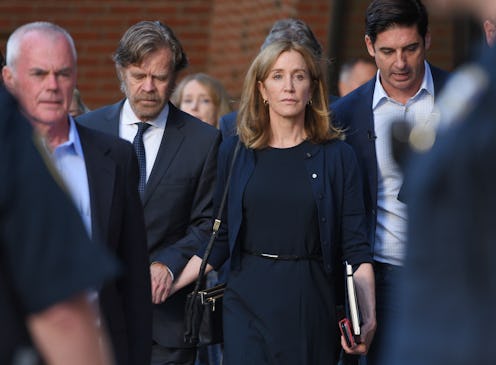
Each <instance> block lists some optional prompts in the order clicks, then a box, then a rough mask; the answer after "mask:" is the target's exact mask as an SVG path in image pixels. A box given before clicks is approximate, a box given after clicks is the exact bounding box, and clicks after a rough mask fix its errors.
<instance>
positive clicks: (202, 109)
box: [171, 73, 231, 128]
mask: <svg viewBox="0 0 496 365" xmlns="http://www.w3.org/2000/svg"><path fill="white" fill-rule="evenodd" d="M171 101H172V103H173V104H174V105H175V106H177V107H178V108H179V109H181V110H182V111H185V112H186V113H189V114H191V115H193V116H195V117H197V118H198V119H200V120H202V121H204V122H205V123H208V124H210V125H213V126H214V127H216V128H217V127H218V121H219V118H220V116H221V115H224V114H227V113H229V112H231V105H230V103H229V96H228V94H227V92H226V90H225V89H224V86H222V84H221V83H220V82H219V81H218V80H217V79H215V78H213V77H212V76H210V75H207V74H204V73H196V74H191V75H188V76H186V77H185V78H184V79H182V80H181V82H180V83H179V84H178V85H177V87H176V89H175V91H174V93H173V94H172V97H171Z"/></svg>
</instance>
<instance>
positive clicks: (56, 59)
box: [3, 31, 77, 124]
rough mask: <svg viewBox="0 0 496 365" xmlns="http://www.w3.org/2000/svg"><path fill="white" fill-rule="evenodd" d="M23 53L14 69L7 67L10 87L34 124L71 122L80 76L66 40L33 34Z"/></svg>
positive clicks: (23, 44)
mask: <svg viewBox="0 0 496 365" xmlns="http://www.w3.org/2000/svg"><path fill="white" fill-rule="evenodd" d="M19 51H20V52H19V57H18V59H17V60H16V63H15V65H14V69H12V68H10V67H5V68H4V73H3V74H4V78H5V83H6V85H7V87H8V88H9V89H10V90H11V92H12V93H13V94H14V95H15V96H16V97H17V99H18V100H19V103H20V105H21V107H22V109H23V110H24V112H25V113H26V114H27V116H28V117H29V118H30V119H31V120H32V121H33V122H36V123H42V124H54V123H65V122H67V114H68V110H69V106H70V104H71V100H72V92H73V89H74V87H75V85H76V77H77V75H76V61H75V59H74V56H73V53H72V51H71V47H70V45H69V43H68V42H67V40H66V38H65V37H64V36H63V35H58V34H57V35H53V34H50V35H46V34H43V33H40V32H35V31H32V32H29V33H27V34H26V35H25V36H24V37H23V38H22V40H21V45H20V49H19Z"/></svg>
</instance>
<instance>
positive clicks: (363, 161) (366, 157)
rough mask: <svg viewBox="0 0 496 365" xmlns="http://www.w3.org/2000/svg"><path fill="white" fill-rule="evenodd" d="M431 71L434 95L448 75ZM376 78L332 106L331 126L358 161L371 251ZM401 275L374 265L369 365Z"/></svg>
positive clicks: (375, 168) (375, 188)
mask: <svg viewBox="0 0 496 365" xmlns="http://www.w3.org/2000/svg"><path fill="white" fill-rule="evenodd" d="M430 69H431V73H432V78H433V82H434V92H435V93H436V94H437V93H438V92H439V91H440V90H441V88H442V86H443V85H444V83H445V81H446V79H447V77H448V73H447V72H445V71H442V70H440V69H438V68H436V67H433V66H430ZM376 79H377V76H375V77H373V78H372V79H371V80H370V81H368V82H367V83H365V84H364V85H362V86H360V87H359V88H357V89H356V90H354V91H352V92H351V93H350V94H348V95H346V96H344V97H342V98H341V99H339V100H338V101H337V102H335V103H333V104H332V105H331V111H332V113H333V119H334V124H335V125H336V126H338V127H340V128H343V129H344V130H345V133H346V142H347V143H349V144H350V145H351V146H352V147H353V149H354V150H355V153H356V155H357V158H358V163H359V167H360V170H361V173H362V179H363V182H364V184H363V187H364V194H363V195H364V198H365V210H366V215H367V221H368V222H367V224H368V238H369V241H370V243H371V248H372V250H374V244H375V233H376V224H377V191H378V162H377V155H376V137H375V136H376V134H375V126H374V112H373V109H372V103H373V97H374V90H375V84H376ZM400 274H401V266H396V265H388V264H386V265H382V264H380V263H377V262H376V263H375V278H376V280H375V283H376V314H377V331H376V334H375V340H374V342H373V344H372V346H371V348H370V351H369V354H368V356H367V360H368V363H369V364H370V365H377V364H379V363H378V362H377V357H378V352H377V350H378V348H379V347H380V344H381V342H382V341H383V336H384V328H386V327H387V326H388V323H389V322H394V321H395V318H394V317H393V316H394V315H395V313H396V308H397V300H396V297H395V293H396V290H397V282H398V277H399V276H400Z"/></svg>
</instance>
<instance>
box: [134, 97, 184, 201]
mask: <svg viewBox="0 0 496 365" xmlns="http://www.w3.org/2000/svg"><path fill="white" fill-rule="evenodd" d="M183 124H184V121H183V120H182V118H181V116H180V115H179V113H178V110H177V109H176V108H175V107H174V106H173V105H172V104H171V103H169V116H168V117H167V124H166V126H165V131H164V136H163V137H162V142H161V143H160V147H159V150H158V154H157V158H156V159H155V163H154V165H153V168H152V171H151V173H150V177H149V178H148V182H147V184H146V187H145V193H144V196H143V205H144V206H146V203H147V202H148V200H149V199H150V197H151V196H152V195H153V192H154V191H155V189H156V188H157V186H158V183H159V182H160V180H161V179H162V177H163V176H164V175H165V173H166V172H167V170H168V168H169V166H170V165H171V163H172V161H173V160H174V158H175V157H176V155H177V153H178V151H179V148H180V147H181V145H182V143H183V142H184V134H183V133H182V132H181V127H182V125H183Z"/></svg>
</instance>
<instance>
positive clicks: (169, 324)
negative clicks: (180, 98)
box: [78, 21, 220, 364]
mask: <svg viewBox="0 0 496 365" xmlns="http://www.w3.org/2000/svg"><path fill="white" fill-rule="evenodd" d="M114 61H115V67H116V70H117V75H118V77H119V79H120V81H121V89H122V91H123V92H124V94H125V99H123V100H121V101H119V102H117V103H116V104H114V105H109V106H105V107H103V108H101V109H99V110H95V111H92V112H90V113H87V114H84V115H82V116H81V117H79V119H78V120H79V121H80V122H81V123H83V124H85V125H87V126H90V127H92V128H96V129H99V130H101V131H105V132H108V133H111V134H113V135H116V136H120V137H122V138H124V139H126V140H128V141H132V142H133V144H134V147H135V150H136V153H137V156H138V160H139V164H140V184H139V189H140V192H141V194H142V202H143V206H144V211H145V221H146V229H147V236H148V252H149V256H150V258H149V262H150V273H151V279H152V299H153V303H154V304H155V306H154V314H153V345H152V364H193V363H194V361H195V355H196V347H195V346H193V345H191V344H188V343H185V342H184V331H185V326H184V307H185V302H186V294H187V293H188V292H190V291H191V290H192V288H191V287H187V288H185V289H184V290H183V291H182V292H180V293H178V295H175V296H174V297H173V298H171V299H170V300H167V302H166V303H164V302H165V299H166V298H167V295H168V293H169V292H170V289H171V284H172V281H173V278H174V276H176V275H178V274H179V273H180V272H181V271H182V269H183V268H184V266H185V265H186V263H187V262H188V260H189V259H190V258H191V256H193V255H194V254H195V253H196V252H197V251H198V249H199V248H200V247H201V245H202V243H203V241H204V240H205V238H206V237H208V234H209V233H210V230H211V227H212V220H211V218H212V216H213V207H212V195H213V190H214V182H215V176H216V167H217V150H218V145H219V143H220V133H219V132H218V131H217V130H216V129H215V128H214V127H212V126H210V125H208V124H206V123H203V122H202V121H201V120H199V119H197V118H195V117H193V116H191V115H189V114H186V113H184V112H182V111H180V110H179V109H177V108H176V107H175V106H174V105H173V104H172V103H170V102H169V98H170V96H171V93H172V90H173V88H174V84H175V81H176V78H177V74H178V72H179V71H181V70H182V69H184V68H185V67H186V66H187V64H188V62H187V59H186V55H185V53H184V51H183V49H182V46H181V44H180V42H179V40H178V39H177V38H176V36H175V35H174V33H173V32H172V30H171V29H170V28H169V27H168V26H166V25H165V24H162V23H160V22H158V21H142V22H139V23H137V24H135V25H133V26H131V27H130V28H129V29H128V30H127V31H126V32H125V34H124V35H123V37H122V38H121V40H120V42H119V46H118V48H117V50H116V52H115V54H114ZM137 315H138V316H139V313H138V314H137Z"/></svg>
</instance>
